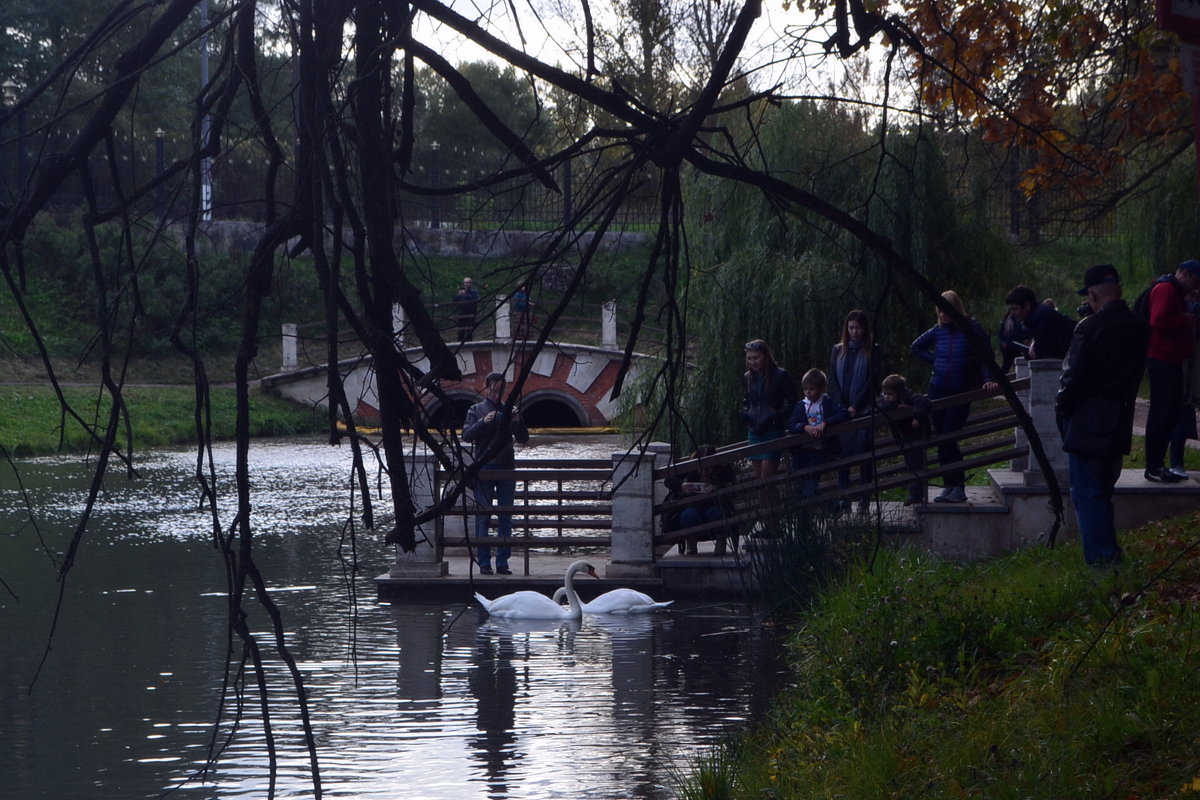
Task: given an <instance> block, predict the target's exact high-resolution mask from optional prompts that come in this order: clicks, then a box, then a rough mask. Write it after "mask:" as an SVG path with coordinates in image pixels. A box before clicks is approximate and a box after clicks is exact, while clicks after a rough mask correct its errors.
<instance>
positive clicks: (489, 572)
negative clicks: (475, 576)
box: [479, 564, 492, 575]
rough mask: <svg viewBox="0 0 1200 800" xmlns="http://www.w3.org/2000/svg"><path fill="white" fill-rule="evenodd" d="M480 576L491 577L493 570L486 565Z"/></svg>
mask: <svg viewBox="0 0 1200 800" xmlns="http://www.w3.org/2000/svg"><path fill="white" fill-rule="evenodd" d="M479 574H480V575H491V574H492V568H491V567H489V566H487V565H486V564H484V565H483V566H482V567H480V568H479Z"/></svg>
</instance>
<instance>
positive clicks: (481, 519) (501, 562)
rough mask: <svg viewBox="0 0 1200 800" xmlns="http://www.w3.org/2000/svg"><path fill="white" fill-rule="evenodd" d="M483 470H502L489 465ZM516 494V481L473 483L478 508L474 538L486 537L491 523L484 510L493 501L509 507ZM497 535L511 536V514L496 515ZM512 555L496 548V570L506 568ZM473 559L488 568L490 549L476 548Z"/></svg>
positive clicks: (506, 550)
mask: <svg viewBox="0 0 1200 800" xmlns="http://www.w3.org/2000/svg"><path fill="white" fill-rule="evenodd" d="M484 469H503V467H498V466H495V465H491V464H489V465H488V466H486V467H484ZM516 493H517V482H516V481H485V480H482V479H481V480H478V481H476V482H475V505H476V506H478V508H477V509H476V514H475V538H477V539H482V538H484V537H486V536H487V535H488V523H490V522H491V519H492V515H491V514H487V513H483V512H484V510H485V509H488V508H491V506H492V501H493V500H494V501H495V502H496V504H497V505H501V506H511V505H512V504H513V497H514V496H515V495H516ZM496 529H497V535H499V536H502V537H503V538H505V539H508V538H510V537H511V536H512V514H497V515H496ZM510 555H512V548H511V547H507V546H506V547H497V548H496V569H507V568H508V557H509V556H510ZM475 558H476V560H477V561H478V562H479V566H481V567H490V566H491V565H492V548H490V547H487V546H486V545H480V546H479V547H478V548H476V551H475Z"/></svg>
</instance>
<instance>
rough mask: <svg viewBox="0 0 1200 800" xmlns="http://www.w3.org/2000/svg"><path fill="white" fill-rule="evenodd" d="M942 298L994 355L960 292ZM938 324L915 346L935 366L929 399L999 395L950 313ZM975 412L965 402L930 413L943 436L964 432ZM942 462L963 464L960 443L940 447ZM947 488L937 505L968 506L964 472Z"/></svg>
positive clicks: (947, 480)
mask: <svg viewBox="0 0 1200 800" xmlns="http://www.w3.org/2000/svg"><path fill="white" fill-rule="evenodd" d="M942 298H943V299H944V300H945V301H946V302H947V303H949V304H950V305H952V306H953V307H954V308H955V310H957V311H958V313H960V314H962V315H963V316H964V317H967V319H968V320H969V321H970V324H971V327H972V328H974V330H975V332H976V333H977V334H978V335H979V337H980V339H982V340H983V341H984V342H987V348H988V352H989V353H990V352H992V343H991V340H990V339H989V338H988V335H987V334H986V333H984V331H983V328H982V327H981V326H980V325H979V323H978V322H976V321H975V320H974V319H972V318H971V317H970V316H968V315H967V312H966V308H965V307H964V306H963V301H962V298H960V297H959V296H958V293H957V292H954V291H946V292H942ZM937 313H938V324H937V325H935V326H933V327H932V328H930V329H929V330H927V331H925V332H924V333H922V334H921V335H920V336H918V337H917V338H916V340H914V341H913V343H912V353H913V355H915V356H916V357H917V358H919V359H921V360H922V361H926V362H928V363H930V364H933V376H932V377H931V378H930V379H929V399H930V400H931V401H932V400H938V399H939V398H942V397H949V396H950V395H953V394H959V393H961V392H969V391H972V390H974V389H979V388H981V387H982V388H983V389H984V390H985V391H986V392H987V393H988V394H995V392H996V390H997V389H998V388H1000V387H999V384H997V383H995V382H994V381H984V380H983V369H982V365H981V364H980V363H979V360H978V359H977V358H976V357H975V354H974V353H973V352H972V351H971V346H970V343H969V342H967V337H966V336H965V335H964V334H963V332H962V331H960V330H959V329H958V326H956V325H955V324H954V321H953V320H951V319H950V317H949V315H947V314H946V312H944V311H942V310H941V309H940V308H939V309H938V312H937ZM970 413H971V405H970V404H969V403H963V404H960V405H957V406H954V407H952V408H945V409H939V410H936V411H934V412H932V413H931V414H930V418H931V419H932V421H933V428H934V430H935V431H936V432H937V433H938V434H939V435H941V434H944V433H953V432H954V431H959V430H962V428H963V426H964V425H965V424H966V422H967V416H968V415H969V414H970ZM937 449H938V462H939V463H940V464H941V465H943V466H944V465H946V464H952V463H955V462H958V461H962V451H961V450H960V449H959V447H958V441H957V440H956V439H951V440H950V441H947V442H942V443H940V444H938V448H937ZM943 483H944V486H945V488H943V489H942V493H941V494H939V495H938V496H937V497H935V498H933V501H934V502H935V503H965V502H966V500H967V493H966V475H965V474H964V473H963V471H962V470H961V469H957V470H953V471H951V472H947V473H946V474H945V477H944V479H943Z"/></svg>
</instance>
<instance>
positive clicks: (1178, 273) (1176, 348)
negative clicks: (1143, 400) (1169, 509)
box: [1144, 259, 1200, 483]
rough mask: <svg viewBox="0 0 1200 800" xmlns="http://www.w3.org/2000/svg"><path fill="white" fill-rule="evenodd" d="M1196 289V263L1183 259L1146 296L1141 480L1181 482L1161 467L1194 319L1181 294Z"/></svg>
mask: <svg viewBox="0 0 1200 800" xmlns="http://www.w3.org/2000/svg"><path fill="white" fill-rule="evenodd" d="M1197 288H1200V261H1196V260H1195V259H1192V260H1188V261H1184V262H1183V263H1182V264H1180V265H1179V267H1178V268H1177V269H1176V270H1175V274H1174V275H1164V276H1162V277H1160V278H1159V279H1158V280H1156V281H1155V282H1154V283H1153V284H1152V285H1151V287H1150V292H1149V294H1148V295H1147V303H1146V306H1147V309H1148V321H1149V323H1150V344H1149V346H1148V347H1147V349H1146V378H1147V380H1148V381H1149V383H1150V412H1149V414H1148V415H1147V418H1146V471H1145V473H1144V475H1145V478H1146V480H1148V481H1154V482H1156V483H1176V482H1178V481H1181V480H1185V478H1183V477H1181V476H1180V475H1177V474H1175V473H1173V472H1171V471H1170V470H1168V469H1167V468H1166V467H1165V466H1164V461H1165V460H1166V455H1167V446H1168V444H1170V441H1171V434H1172V433H1173V432H1174V430H1175V427H1176V425H1178V424H1179V418H1180V416H1181V415H1182V414H1183V365H1184V363H1185V362H1186V361H1187V360H1188V359H1189V358H1190V357H1191V355H1192V344H1193V342H1194V340H1195V327H1196V318H1195V316H1194V315H1192V314H1190V313H1188V307H1187V296H1188V295H1189V294H1190V293H1191V292H1193V291H1195V290H1196V289H1197Z"/></svg>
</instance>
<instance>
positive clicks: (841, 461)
mask: <svg viewBox="0 0 1200 800" xmlns="http://www.w3.org/2000/svg"><path fill="white" fill-rule="evenodd" d="M1012 385H1013V389H1014V390H1016V391H1021V390H1023V389H1026V388H1028V386H1029V380H1028V379H1027V378H1026V379H1022V380H1018V381H1013V382H1012ZM980 400H991V402H990V403H989V407H988V408H985V409H982V410H980V411H977V412H975V413H973V414H971V416H970V417H969V418H968V419H967V422H966V424H965V425H964V426H963V428H962V429H961V430H958V431H954V432H952V433H947V434H940V435H939V434H935V435H932V436H930V437H928V438H927V439H925V440H924V441H923V442H922V443H921V445H920V446H921V447H922V448H923V449H924V451H925V464H926V467H925V469H923V470H920V471H918V472H913V471H911V470H909V469H908V468H907V467H906V466H905V464H904V461H903V455H904V452H905V450H906V449H907V448H906V447H901V446H898V445H897V444H896V443H895V442H894V440H893V439H892V436H891V432H890V430H889V427H888V423H890V422H892V421H902V420H906V419H910V418H911V417H912V412H911V410H908V409H904V410H899V411H895V412H889V413H886V414H885V413H883V412H877V413H875V414H874V415H871V416H864V417H860V418H858V419H855V420H851V421H850V422H847V423H844V424H841V425H838V426H835V427H831V428H830V429H829V433H828V434H827V435H831V436H832V435H837V436H844V435H846V434H850V433H854V432H856V431H861V430H868V431H871V432H872V436H871V437H870V439H869V445H868V447H867V449H866V451H865V452H863V453H858V454H855V455H850V456H844V457H842V458H838V459H835V460H831V461H828V462H825V463H822V464H820V465H817V466H815V467H810V468H807V469H802V470H790V469H789V468H788V467H789V457H788V454H787V451H788V449H790V448H793V447H798V446H801V445H804V444H807V443H809V442H811V441H812V437H810V436H808V434H804V433H798V434H793V435H790V436H785V437H783V438H782V439H777V440H775V441H771V442H762V443H759V444H754V445H748V444H746V443H744V442H738V443H736V444H732V445H728V446H725V447H721V448H718V449H717V451H716V453H714V454H713V455H710V456H706V457H705V458H703V459H697V460H690V459H689V460H683V461H679V462H676V463H675V464H672V465H670V466H668V467H665V468H662V469H658V470H655V473H654V477H655V479H656V480H664V479H666V478H668V477H670V476H672V475H686V474H695V473H696V472H698V471H699V470H700V469H701V467H702V466H703V467H712V466H717V465H722V464H728V465H730V466H732V467H734V468H735V469H737V470H738V474H739V480H738V481H737V482H736V483H735V484H733V485H732V486H728V487H725V488H723V489H719V490H717V491H714V492H708V493H705V494H703V495H700V496H694V497H684V498H681V499H678V500H674V501H671V502H664V503H660V504H657V505H656V506H655V508H654V516H655V519H657V520H661V518H662V515H663V514H670V513H673V512H679V511H681V510H682V509H684V508H686V507H687V506H689V505H693V504H695V503H700V502H706V501H711V500H718V501H723V502H724V503H725V504H726V505H727V506H728V507H729V508H730V509H732V513H731V514H728V515H727V516H726V518H724V519H722V520H719V521H716V522H709V523H705V524H703V525H697V526H693V527H689V528H680V529H677V530H673V531H670V532H661V531H658V532H656V536H655V540H654V542H655V548H656V550H658V549H662V548H667V547H670V546H671V545H673V544H675V543H677V542H679V541H682V540H685V539H689V538H692V537H697V538H701V539H704V538H716V537H719V536H722V535H725V534H726V533H727V532H728V531H729V530H730V529H731V528H732V529H734V530H737V531H738V532H739V533H742V534H745V533H747V532H748V530H749V527H750V526H751V525H752V524H753V523H755V522H756V521H758V520H759V519H761V518H762V517H763V511H762V509H761V508H760V501H761V498H762V497H764V496H765V497H771V498H774V499H776V500H777V501H780V502H786V504H787V507H788V508H789V509H799V508H804V507H810V506H814V505H818V504H827V503H830V502H836V501H839V500H849V499H850V498H854V497H861V496H863V495H864V494H866V493H870V495H871V496H874V495H875V493H877V492H883V491H887V490H889V489H896V488H900V487H907V486H909V485H911V484H912V483H913V481H914V480H917V479H920V480H923V481H927V480H929V479H930V478H936V477H939V476H941V475H945V474H946V473H948V472H953V471H956V470H967V471H970V470H973V469H979V468H981V467H987V466H991V465H993V464H997V463H1000V462H1004V461H1011V460H1012V459H1014V458H1018V457H1021V456H1024V455H1026V454H1027V453H1028V446H1027V445H1025V444H1018V442H1017V439H1016V435H1015V433H1014V429H1015V426H1016V414H1015V413H1014V412H1013V410H1012V409H1011V408H1010V407H1009V406H1008V405H1007V404H1002V403H1003V401H1002V400H994V399H991V398H989V397H988V396H987V395H986V394H985V393H984V392H983V391H982V390H979V391H974V392H965V393H963V394H958V395H954V396H952V397H945V398H942V399H940V400H936V401H934V402H933V403H932V404H931V405H932V408H933V409H934V410H942V409H946V408H952V407H954V406H958V405H963V404H966V403H974V402H978V401H980ZM954 439H957V440H959V442H960V446H959V449H960V451H961V453H962V456H963V460H962V461H959V462H956V463H952V464H941V463H939V462H938V458H937V446H938V444H940V443H944V442H947V441H950V440H954ZM773 450H780V451H783V458H782V459H781V463H780V468H779V472H778V473H776V474H775V475H773V476H771V477H770V478H768V479H767V480H764V481H757V480H754V479H753V478H752V477H751V476H750V473H749V470H748V468H746V467H745V466H744V460H745V459H746V458H748V457H749V456H751V455H755V454H757V453H764V452H770V451H773ZM868 461H870V462H873V463H874V471H875V476H874V479H873V480H872V482H871V483H870V485H868V486H862V485H858V484H857V482H856V481H855V480H854V479H853V478H854V477H857V476H853V477H852V480H851V485H850V486H849V487H848V488H846V489H841V488H840V487H839V486H838V482H837V473H838V470H839V469H844V468H849V469H851V470H854V471H857V470H858V469H859V468H860V467H861V465H862V464H864V463H866V462H868ZM813 475H821V476H822V478H823V480H822V482H821V484H820V490H819V492H818V493H817V495H816V496H813V497H804V496H801V495H800V493H799V492H795V491H792V488H793V487H794V486H795V485H796V484H797V483H798V482H799V481H800V480H801V479H803V478H805V477H807V476H813Z"/></svg>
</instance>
